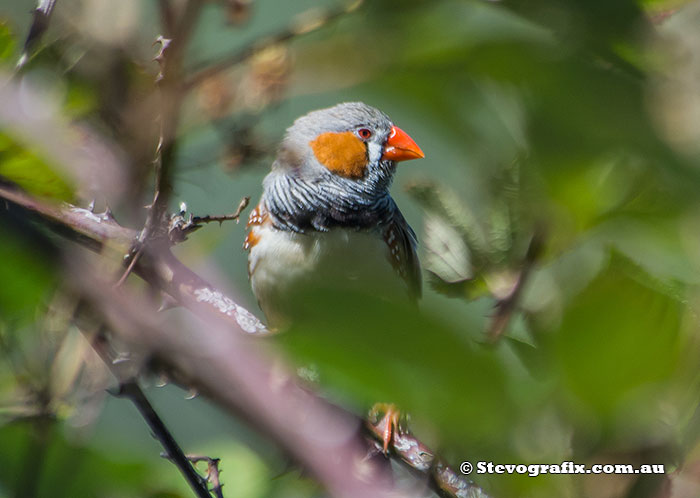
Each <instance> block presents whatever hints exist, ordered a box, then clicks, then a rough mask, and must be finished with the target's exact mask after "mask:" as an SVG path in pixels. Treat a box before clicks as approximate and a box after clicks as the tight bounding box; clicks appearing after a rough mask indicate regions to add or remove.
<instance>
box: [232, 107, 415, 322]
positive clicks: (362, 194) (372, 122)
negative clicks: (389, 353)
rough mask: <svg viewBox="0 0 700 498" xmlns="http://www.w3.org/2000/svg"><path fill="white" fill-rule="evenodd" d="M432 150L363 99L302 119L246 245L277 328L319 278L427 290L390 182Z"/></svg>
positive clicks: (343, 284)
mask: <svg viewBox="0 0 700 498" xmlns="http://www.w3.org/2000/svg"><path fill="white" fill-rule="evenodd" d="M423 157H425V155H424V153H423V151H422V150H421V148H420V147H419V146H418V145H417V144H416V143H415V142H414V140H413V139H412V138H411V137H410V136H409V135H408V134H407V133H406V132H404V131H403V130H402V129H401V128H399V127H398V126H396V125H394V123H393V122H392V121H391V119H390V118H389V117H388V116H387V115H386V114H384V113H383V112H382V111H380V110H378V109H376V108H374V107H371V106H369V105H367V104H364V103H361V102H349V103H341V104H337V105H335V106H333V107H329V108H325V109H320V110H315V111H312V112H309V113H308V114H306V115H304V116H302V117H300V118H298V119H297V120H296V121H294V123H293V124H292V125H291V126H290V127H289V128H288V129H287V131H286V134H285V136H284V138H283V140H282V142H281V145H280V146H279V149H278V151H277V155H276V158H275V160H274V162H273V163H272V168H271V171H270V173H269V174H268V175H267V176H266V177H265V178H264V180H263V193H262V196H261V198H260V201H259V203H258V204H257V206H256V207H255V208H254V209H253V211H252V212H251V214H250V216H249V218H248V223H247V229H248V233H247V236H246V238H245V242H244V244H243V247H244V249H245V250H247V251H248V275H249V279H250V283H251V287H252V290H253V293H254V295H255V297H256V299H257V301H258V304H259V306H260V308H261V310H262V311H263V313H264V315H265V317H266V319H267V322H268V325H269V326H270V328H272V329H273V330H279V329H284V328H286V327H288V325H289V323H290V322H293V321H294V317H295V312H296V311H298V307H299V306H300V304H299V300H298V299H297V300H295V299H294V297H295V296H298V295H299V291H300V290H301V289H305V288H309V287H311V288H325V287H328V286H333V287H340V288H343V289H352V290H358V291H362V292H367V293H369V294H373V295H377V296H381V297H383V298H387V299H407V300H409V301H416V300H417V299H418V298H419V297H420V295H421V269H420V263H419V260H418V255H417V252H416V247H417V238H416V234H415V232H414V231H413V229H412V228H411V227H410V226H409V224H408V222H407V221H406V219H405V218H404V216H403V215H402V214H401V211H400V210H399V208H398V206H397V204H396V202H395V201H394V199H393V198H392V196H391V194H390V192H389V188H390V186H391V183H392V180H393V177H394V174H395V172H396V169H397V163H398V162H401V161H406V160H410V159H419V158H423ZM399 296H400V297H399Z"/></svg>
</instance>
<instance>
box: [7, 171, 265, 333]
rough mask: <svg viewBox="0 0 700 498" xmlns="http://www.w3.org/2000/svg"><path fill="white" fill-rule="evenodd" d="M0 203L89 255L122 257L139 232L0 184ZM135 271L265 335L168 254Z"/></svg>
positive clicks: (191, 304)
mask: <svg viewBox="0 0 700 498" xmlns="http://www.w3.org/2000/svg"><path fill="white" fill-rule="evenodd" d="M0 199H4V200H5V202H6V203H9V204H11V205H14V206H17V207H20V208H22V209H25V210H27V211H29V212H30V213H34V214H35V215H38V216H39V221H41V222H43V223H45V224H46V225H47V226H48V227H49V228H51V229H53V230H54V231H56V232H57V233H58V234H60V235H63V236H64V237H67V238H68V239H70V240H73V241H75V242H78V243H81V244H83V245H84V246H86V247H87V248H89V249H91V250H93V251H103V250H105V249H107V250H109V249H113V250H115V256H116V257H120V258H121V257H122V255H123V254H125V253H126V252H127V251H128V248H129V247H131V245H132V242H133V241H134V240H135V239H136V238H137V237H138V232H137V231H136V230H132V229H129V228H125V227H122V226H121V225H119V224H118V223H117V222H116V221H115V220H114V219H113V218H112V217H108V216H105V215H104V214H101V215H98V214H95V213H93V212H91V211H90V210H88V209H82V208H78V207H75V206H71V205H70V204H61V205H54V204H48V203H44V202H41V201H38V200H36V199H34V198H33V197H31V196H29V195H27V194H25V193H23V192H21V191H18V190H16V189H13V188H11V187H8V186H3V185H2V184H0ZM134 270H135V272H136V274H137V275H140V276H141V277H143V278H144V279H146V280H151V281H152V282H151V283H153V284H157V285H158V286H159V288H160V289H161V290H162V291H163V292H165V293H166V294H169V295H170V296H171V297H172V298H173V299H175V300H176V301H177V302H178V303H179V304H180V305H181V306H184V307H186V308H189V309H190V310H192V311H194V312H196V313H198V314H204V315H207V316H210V315H211V314H214V315H217V316H218V317H219V318H220V319H222V320H224V321H227V322H229V324H230V325H232V326H233V327H234V328H235V329H237V330H239V331H241V332H242V333H245V334H247V335H268V334H270V331H269V330H268V329H267V328H266V327H265V325H263V323H262V322H261V321H260V320H258V319H257V318H256V317H255V315H253V314H252V313H251V312H249V311H248V310H246V309H245V308H243V307H242V306H240V305H239V304H238V303H236V302H235V301H234V300H233V299H231V298H230V297H228V296H227V295H226V294H225V293H224V292H222V291H221V290H219V289H217V288H216V287H215V286H213V285H212V284H210V283H209V282H207V281H206V280H204V279H203V278H201V277H200V276H199V275H197V274H196V273H194V272H193V271H192V270H190V269H189V268H187V267H186V266H185V265H183V264H182V263H181V262H180V261H178V260H177V258H175V256H173V255H172V254H171V253H170V251H168V250H165V251H163V252H161V253H160V257H159V258H157V259H156V260H154V259H153V258H152V257H151V255H150V253H149V252H146V253H145V254H144V255H143V256H142V257H141V258H139V261H138V263H137V264H136V266H135V269H134Z"/></svg>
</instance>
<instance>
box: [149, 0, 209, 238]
mask: <svg viewBox="0 0 700 498" xmlns="http://www.w3.org/2000/svg"><path fill="white" fill-rule="evenodd" d="M202 2H203V0H187V2H186V3H185V6H184V8H183V9H182V12H180V15H179V18H178V19H177V21H175V20H174V19H173V9H172V5H166V6H161V9H162V10H161V11H162V12H163V13H164V15H163V25H164V26H163V28H164V29H165V32H166V33H169V36H170V37H169V38H165V37H163V36H159V37H158V39H157V40H156V43H157V44H160V50H159V52H158V54H157V55H156V57H155V58H154V60H155V61H156V62H158V64H159V66H160V72H159V73H158V76H157V77H156V84H157V85H158V87H159V93H160V106H159V108H160V113H159V114H160V133H159V137H158V145H157V146H156V152H155V158H154V160H153V164H154V172H155V174H154V177H155V180H154V181H155V188H154V192H153V201H152V202H151V204H150V206H149V211H148V215H147V217H146V222H145V224H144V227H143V230H142V231H141V233H140V234H139V242H140V243H145V242H146V240H148V239H149V238H151V237H156V238H157V237H165V214H166V211H167V208H168V201H169V199H170V192H171V177H172V174H173V170H174V167H175V156H176V148H177V141H176V140H175V138H176V134H177V128H178V125H179V122H180V110H181V106H182V100H183V97H184V92H183V91H182V90H181V86H182V79H183V75H182V64H183V59H184V56H185V48H186V47H187V43H188V42H189V39H190V36H191V35H192V30H193V29H194V26H195V25H196V23H197V19H198V18H199V13H200V11H201V8H202ZM173 25H174V30H173Z"/></svg>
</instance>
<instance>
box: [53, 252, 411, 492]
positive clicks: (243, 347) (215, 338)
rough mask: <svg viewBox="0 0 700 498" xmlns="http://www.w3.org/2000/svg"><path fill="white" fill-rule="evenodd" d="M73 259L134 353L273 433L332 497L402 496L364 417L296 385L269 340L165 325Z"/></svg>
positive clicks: (79, 283)
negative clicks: (374, 452)
mask: <svg viewBox="0 0 700 498" xmlns="http://www.w3.org/2000/svg"><path fill="white" fill-rule="evenodd" d="M70 261H72V262H69V263H68V264H67V265H66V268H67V273H66V279H67V280H68V281H70V282H71V283H72V285H73V287H74V289H75V290H76V291H77V293H78V294H79V295H82V296H85V299H87V300H89V303H90V305H91V308H92V309H93V310H94V313H95V314H96V315H97V319H98V320H100V321H104V322H105V323H107V326H108V327H109V329H110V330H111V331H113V333H114V334H115V336H117V337H118V338H119V339H120V340H121V341H123V342H124V344H126V345H127V346H128V347H129V350H131V351H140V352H143V353H145V354H146V355H147V356H148V357H149V358H152V359H153V361H155V362H158V364H160V365H164V366H165V367H167V368H168V371H173V372H176V373H177V375H178V378H179V379H182V380H183V382H185V383H186V384H188V385H191V386H193V387H194V388H196V389H197V390H198V391H199V392H202V393H203V394H204V395H206V396H207V397H209V398H210V399H212V400H213V401H214V402H216V403H218V404H219V405H221V406H222V407H223V408H225V409H227V410H228V411H229V412H231V413H234V414H237V415H239V416H241V417H242V418H243V419H245V420H246V421H248V423H250V424H251V425H252V426H254V427H256V428H257V429H258V430H259V431H261V432H262V433H263V434H266V435H268V436H270V437H271V438H272V439H273V440H274V441H275V442H276V443H277V444H279V445H280V446H281V448H283V450H284V451H285V452H286V453H287V454H289V455H290V456H292V457H293V458H294V459H295V460H296V461H298V462H299V463H300V465H301V466H302V467H303V468H304V469H306V470H308V471H309V472H310V473H311V474H312V475H313V476H315V478H316V479H318V481H319V482H320V483H322V484H323V485H324V486H325V487H326V489H328V491H329V493H330V494H331V495H333V496H337V497H348V498H350V497H357V496H363V497H389V496H399V495H397V490H396V489H395V488H394V486H393V484H391V479H390V477H389V475H388V468H387V467H386V466H385V465H384V464H382V465H379V463H380V462H377V461H374V462H371V461H367V460H366V458H365V457H366V455H367V445H366V441H365V439H364V438H363V436H362V434H361V431H360V427H361V424H360V421H359V419H357V417H355V416H353V415H351V414H349V413H347V412H345V411H343V410H342V409H340V408H338V407H335V406H333V405H331V404H329V403H328V402H326V401H325V400H323V399H322V398H319V397H317V396H315V395H313V394H312V393H310V392H309V391H307V390H306V389H304V388H303V387H301V386H300V385H298V384H297V383H296V381H295V376H294V374H293V373H292V372H293V370H292V369H291V368H288V367H286V366H285V365H284V363H283V362H282V360H281V358H279V357H277V355H274V354H273V352H272V351H271V350H269V349H268V346H270V344H269V343H263V342H262V341H252V340H251V339H250V338H249V337H246V336H244V335H242V334H236V333H233V331H232V330H231V327H230V326H229V325H228V324H224V323H222V322H221V321H220V320H219V319H216V318H215V317H211V316H210V317H209V319H208V320H196V319H194V317H191V319H188V320H182V321H178V325H177V327H173V326H166V325H164V324H163V323H161V322H162V317H161V316H160V315H158V314H156V313H154V312H153V306H152V305H151V304H148V303H146V302H144V299H143V298H133V297H132V296H130V295H128V294H127V293H123V292H118V291H116V290H115V289H113V288H112V287H111V286H110V285H109V284H108V282H109V280H108V279H106V280H103V279H102V278H101V277H100V272H99V270H98V267H97V266H95V265H92V264H91V262H90V260H88V259H86V258H84V257H82V256H81V257H79V259H73V258H71V260H70ZM106 277H108V276H106ZM329 455H332V457H333V458H329Z"/></svg>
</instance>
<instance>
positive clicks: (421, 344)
mask: <svg viewBox="0 0 700 498" xmlns="http://www.w3.org/2000/svg"><path fill="white" fill-rule="evenodd" d="M300 299H301V300H303V302H305V303H313V309H314V312H313V316H308V317H307V318H308V319H307V320H305V321H304V323H303V324H299V325H296V326H294V327H293V328H292V330H290V331H289V332H288V333H284V334H282V336H281V337H280V341H281V342H282V343H283V344H284V345H285V346H286V347H287V348H288V350H289V351H290V352H293V353H294V354H295V355H296V356H297V357H298V358H299V359H301V360H302V361H305V362H312V363H313V364H314V365H317V366H318V367H319V371H320V378H321V383H322V384H323V385H324V386H328V387H330V388H332V389H339V390H340V392H342V393H345V395H346V396H347V395H349V396H351V398H352V399H354V400H355V403H356V404H357V403H359V406H360V407H362V408H361V409H363V408H364V409H366V408H369V406H371V405H372V404H374V403H376V402H391V403H396V404H398V406H399V407H400V408H401V409H402V410H405V411H407V412H408V413H410V414H412V416H414V417H416V418H417V419H419V420H424V421H429V423H430V424H432V425H434V429H435V430H437V431H439V432H440V433H441V434H442V436H443V438H444V439H443V440H445V441H447V440H451V438H455V437H456V438H458V440H460V441H470V440H473V438H475V437H476V435H477V434H480V435H481V436H485V435H486V434H492V435H493V434H496V433H499V432H500V431H504V430H506V429H507V427H508V423H509V420H510V419H511V417H512V416H513V415H514V412H513V411H512V410H513V407H512V406H511V405H510V401H509V399H508V397H507V395H506V392H505V384H504V382H505V379H504V375H503V371H502V366H501V365H499V363H498V362H497V361H496V360H495V358H494V357H493V356H492V355H490V354H488V353H487V352H484V351H480V350H479V348H477V347H475V346H474V345H472V344H470V343H469V341H468V340H467V339H466V338H465V337H464V336H463V335H462V333H460V332H459V331H457V330H454V329H451V328H450V327H448V326H446V325H445V324H444V323H443V322H441V321H440V320H438V319H435V318H433V317H431V316H429V315H426V314H422V313H420V312H418V310H417V309H414V308H409V307H405V306H401V305H397V304H393V303H390V302H388V301H382V300H381V299H378V298H376V297H371V296H365V295H351V294H346V293H338V292H335V291H333V290H327V291H324V292H322V293H309V294H304V295H303V296H302V297H300ZM484 413H488V414H489V416H488V417H484V416H483V414H484ZM477 439H478V438H477Z"/></svg>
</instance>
